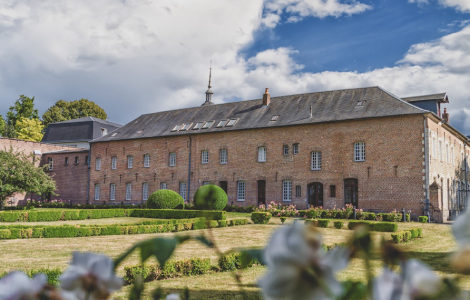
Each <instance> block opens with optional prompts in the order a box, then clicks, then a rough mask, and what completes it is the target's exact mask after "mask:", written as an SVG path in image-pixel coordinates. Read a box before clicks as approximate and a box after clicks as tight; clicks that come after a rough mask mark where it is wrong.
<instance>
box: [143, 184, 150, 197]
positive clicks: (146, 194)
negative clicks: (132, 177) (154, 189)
mask: <svg viewBox="0 0 470 300" xmlns="http://www.w3.org/2000/svg"><path fill="white" fill-rule="evenodd" d="M148 198H149V184H148V182H143V183H142V201H147V200H148Z"/></svg>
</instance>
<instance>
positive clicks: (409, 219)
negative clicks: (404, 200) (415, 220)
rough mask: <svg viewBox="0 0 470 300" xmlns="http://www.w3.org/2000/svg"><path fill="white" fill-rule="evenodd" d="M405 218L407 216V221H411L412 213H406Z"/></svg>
mask: <svg viewBox="0 0 470 300" xmlns="http://www.w3.org/2000/svg"><path fill="white" fill-rule="evenodd" d="M405 218H406V222H410V221H411V215H410V214H406V215H405Z"/></svg>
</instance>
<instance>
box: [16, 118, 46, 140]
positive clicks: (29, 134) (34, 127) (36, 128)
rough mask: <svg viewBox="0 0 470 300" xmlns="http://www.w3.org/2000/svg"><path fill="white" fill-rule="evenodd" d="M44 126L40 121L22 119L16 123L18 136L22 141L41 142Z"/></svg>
mask: <svg viewBox="0 0 470 300" xmlns="http://www.w3.org/2000/svg"><path fill="white" fill-rule="evenodd" d="M43 129H44V125H43V124H42V122H41V120H39V119H27V118H21V119H19V120H18V121H17V122H16V134H17V137H18V138H19V139H21V140H26V141H33V142H40V141H41V140H42V136H43V133H42V130H43Z"/></svg>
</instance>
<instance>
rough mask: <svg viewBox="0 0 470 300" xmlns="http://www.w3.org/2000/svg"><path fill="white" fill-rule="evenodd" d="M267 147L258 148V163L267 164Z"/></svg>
mask: <svg viewBox="0 0 470 300" xmlns="http://www.w3.org/2000/svg"><path fill="white" fill-rule="evenodd" d="M266 152H267V150H266V146H260V147H258V162H266Z"/></svg>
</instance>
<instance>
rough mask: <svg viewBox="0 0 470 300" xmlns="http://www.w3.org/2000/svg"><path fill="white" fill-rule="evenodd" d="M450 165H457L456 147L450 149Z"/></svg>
mask: <svg viewBox="0 0 470 300" xmlns="http://www.w3.org/2000/svg"><path fill="white" fill-rule="evenodd" d="M450 163H451V164H452V165H455V157H454V146H452V147H450Z"/></svg>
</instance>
